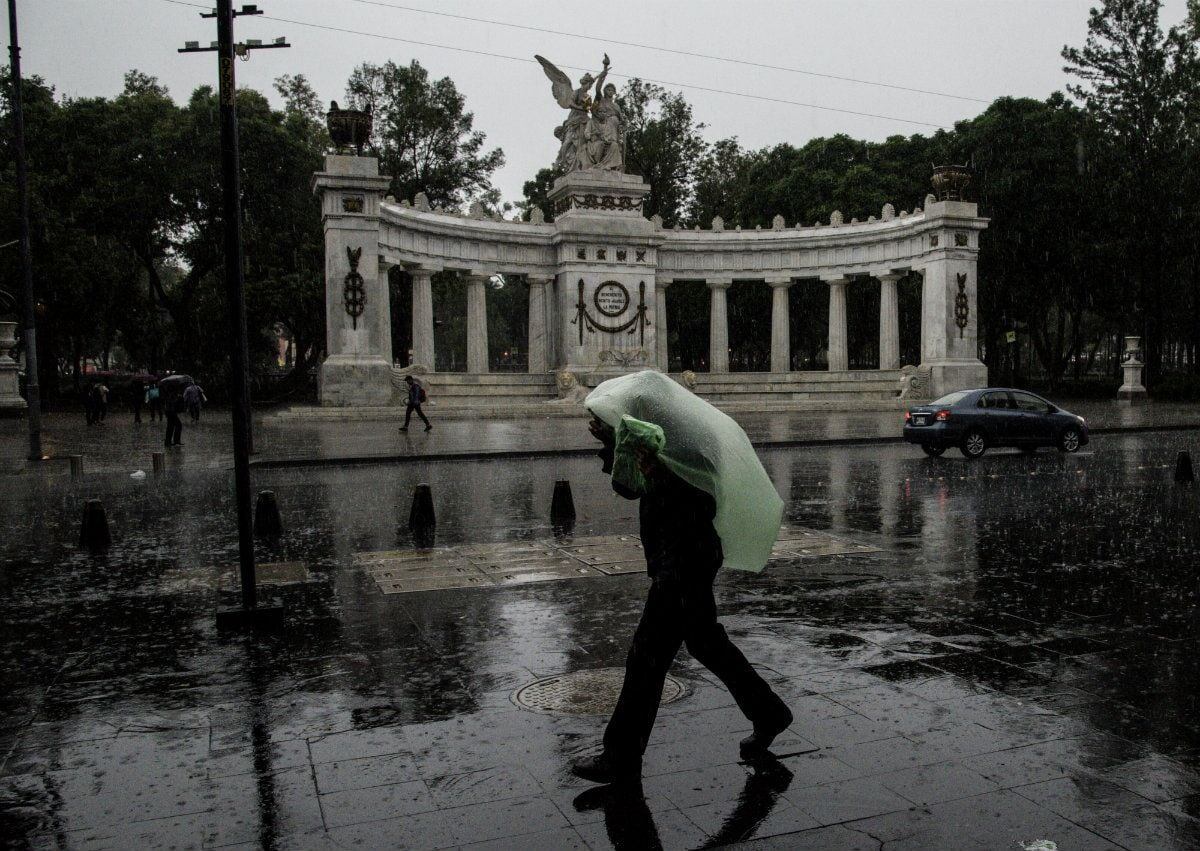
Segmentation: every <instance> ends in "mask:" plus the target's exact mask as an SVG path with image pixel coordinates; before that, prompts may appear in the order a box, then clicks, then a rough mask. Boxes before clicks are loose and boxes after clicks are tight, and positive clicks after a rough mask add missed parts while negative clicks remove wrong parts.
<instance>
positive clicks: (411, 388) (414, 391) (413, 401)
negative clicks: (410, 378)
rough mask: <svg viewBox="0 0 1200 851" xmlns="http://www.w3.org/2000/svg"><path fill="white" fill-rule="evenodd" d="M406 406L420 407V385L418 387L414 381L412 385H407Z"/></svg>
mask: <svg viewBox="0 0 1200 851" xmlns="http://www.w3.org/2000/svg"><path fill="white" fill-rule="evenodd" d="M408 404H410V405H420V404H421V385H420V383H418V382H416V381H414V382H413V383H412V384H410V385H408Z"/></svg>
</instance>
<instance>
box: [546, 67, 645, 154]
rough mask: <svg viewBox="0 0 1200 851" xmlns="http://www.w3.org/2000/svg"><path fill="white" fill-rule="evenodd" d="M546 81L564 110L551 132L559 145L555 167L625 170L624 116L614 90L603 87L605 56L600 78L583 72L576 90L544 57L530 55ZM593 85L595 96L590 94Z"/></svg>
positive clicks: (615, 89)
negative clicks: (544, 75) (543, 73)
mask: <svg viewBox="0 0 1200 851" xmlns="http://www.w3.org/2000/svg"><path fill="white" fill-rule="evenodd" d="M534 58H535V59H536V60H537V61H538V62H540V63H541V65H542V69H543V70H544V71H545V72H546V76H547V77H548V78H549V79H550V90H551V91H552V92H553V93H554V100H555V101H556V102H557V103H558V105H559V106H561V107H562V108H563V109H566V110H568V111H569V112H568V115H567V119H566V120H565V121H564V122H563V123H562V124H560V125H559V126H558V127H556V128H555V129H554V137H555V138H556V139H558V140H559V142H561V145H560V147H559V149H558V157H557V159H556V160H555V162H554V166H555V168H557V169H559V170H560V171H563V172H571V171H585V170H588V169H598V170H603V171H617V172H624V171H625V128H626V124H627V122H626V120H625V114H624V113H623V112H622V111H621V107H620V106H618V105H617V87H616V86H614V85H613V84H612V83H608V84H607V85H606V84H605V81H606V80H607V78H608V70H609V60H608V54H605V55H604V70H603V71H601V72H600V76H599V77H598V78H597V77H593V76H592V75H591V74H590V73H585V74H584V75H583V76H582V77H580V78H579V87H578V88H574V87H572V85H571V78H570V77H568V76H567V75H566V74H565V73H564V72H563V71H561V70H559V68H558V67H557V66H555V64H554V63H553V62H551V61H550V60H549V59H546V58H545V57H544V56H534ZM593 83H594V84H595V87H596V89H595V96H594V97H593V95H592V94H591V88H592V84H593Z"/></svg>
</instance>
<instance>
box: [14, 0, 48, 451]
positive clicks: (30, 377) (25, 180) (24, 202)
mask: <svg viewBox="0 0 1200 851" xmlns="http://www.w3.org/2000/svg"><path fill="white" fill-rule="evenodd" d="M8 37H9V47H8V52H9V57H10V60H11V70H12V88H13V92H12V112H13V153H14V155H15V158H16V161H17V217H18V218H19V219H20V220H21V234H20V239H19V242H20V246H21V248H20V253H21V279H22V283H23V285H24V287H23V289H24V301H25V317H24V318H25V334H24V342H25V404H26V405H27V406H28V407H29V459H30V460H31V461H40V460H42V393H41V387H40V385H39V383H38V357H37V311H36V309H35V306H34V303H33V262H32V260H31V258H30V254H29V173H28V171H27V169H26V165H25V113H24V110H23V109H22V105H21V94H22V93H21V47H20V44H19V43H18V41H17V0H8Z"/></svg>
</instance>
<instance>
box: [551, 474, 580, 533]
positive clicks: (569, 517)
mask: <svg viewBox="0 0 1200 851" xmlns="http://www.w3.org/2000/svg"><path fill="white" fill-rule="evenodd" d="M574 522H575V500H574V499H573V498H572V496H571V483H570V482H568V481H567V480H566V479H559V480H558V481H557V482H555V483H554V496H553V497H552V498H551V499H550V523H551V525H553V526H563V525H566V524H568V523H574Z"/></svg>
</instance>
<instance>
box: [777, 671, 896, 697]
mask: <svg viewBox="0 0 1200 851" xmlns="http://www.w3.org/2000/svg"><path fill="white" fill-rule="evenodd" d="M793 680H794V681H795V682H796V683H798V684H799V685H800V686H801V687H803V688H806V689H809V690H810V691H812V692H814V693H816V694H825V695H828V694H830V693H831V692H835V691H843V690H845V689H852V688H862V687H864V686H871V685H875V684H876V683H877V682H879V680H878V678H877V677H874V676H872V675H871V674H870V673H869V672H867V671H866V670H865V669H860V668H835V669H832V670H824V671H817V672H813V673H809V674H802V675H800V676H797V677H794V678H793Z"/></svg>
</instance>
